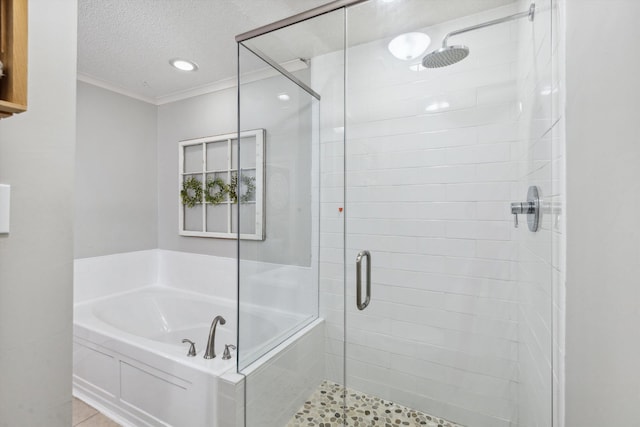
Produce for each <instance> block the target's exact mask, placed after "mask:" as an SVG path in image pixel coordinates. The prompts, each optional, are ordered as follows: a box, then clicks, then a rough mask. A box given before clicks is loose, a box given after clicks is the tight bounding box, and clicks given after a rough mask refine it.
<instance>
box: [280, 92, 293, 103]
mask: <svg viewBox="0 0 640 427" xmlns="http://www.w3.org/2000/svg"><path fill="white" fill-rule="evenodd" d="M278 99H279V100H280V101H288V100H290V99H291V97H290V96H289V94H288V93H285V92H283V93H279V94H278Z"/></svg>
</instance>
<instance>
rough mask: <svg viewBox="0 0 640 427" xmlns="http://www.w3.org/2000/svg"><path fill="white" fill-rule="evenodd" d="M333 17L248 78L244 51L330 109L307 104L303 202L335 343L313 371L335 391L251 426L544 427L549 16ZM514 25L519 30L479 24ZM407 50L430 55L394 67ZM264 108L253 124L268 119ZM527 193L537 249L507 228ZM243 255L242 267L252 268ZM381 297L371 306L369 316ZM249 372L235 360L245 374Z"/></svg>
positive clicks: (355, 12)
mask: <svg viewBox="0 0 640 427" xmlns="http://www.w3.org/2000/svg"><path fill="white" fill-rule="evenodd" d="M341 4H343V5H344V4H346V5H347V7H345V8H343V9H338V10H336V11H333V12H331V13H324V14H321V15H318V16H316V17H313V18H310V19H308V20H305V21H303V22H300V23H296V24H293V25H290V26H286V27H283V28H279V29H276V30H273V31H271V32H267V33H265V34H264V35H260V36H257V37H254V38H251V39H249V40H245V41H243V42H242V45H241V47H240V50H241V62H240V67H241V73H242V71H243V67H244V65H243V61H244V60H242V55H243V52H242V50H243V48H244V46H246V47H247V48H249V49H251V50H252V51H254V52H259V54H260V55H263V56H265V57H267V58H269V62H272V63H275V64H280V66H283V64H287V61H289V63H288V65H287V66H291V65H290V64H291V62H290V61H291V60H292V59H295V58H304V59H305V61H304V62H305V64H306V65H307V66H308V67H309V68H308V71H309V72H308V73H305V72H302V73H298V74H295V73H294V74H295V75H296V76H297V80H298V83H302V84H303V85H306V86H308V87H309V88H310V89H311V91H312V92H313V93H317V94H318V95H319V96H320V97H321V100H320V101H319V102H317V101H316V98H314V97H313V95H309V96H310V98H309V99H310V102H311V104H312V105H311V110H312V111H313V113H312V115H311V121H312V122H313V124H314V126H313V132H312V134H313V135H314V136H313V138H312V147H313V148H312V154H311V156H312V161H311V163H312V164H313V165H317V169H313V170H314V174H315V173H318V176H317V183H318V184H317V186H315V185H312V189H311V194H312V196H311V197H312V199H314V198H316V199H315V200H318V203H319V207H318V210H319V216H318V218H317V223H316V222H315V221H314V220H312V227H311V230H312V232H311V238H312V239H313V238H315V237H316V233H317V237H318V245H319V247H318V252H317V253H318V258H317V259H314V258H313V257H312V262H311V265H312V267H313V266H315V265H316V264H314V263H316V262H317V270H316V271H317V274H318V276H319V282H318V283H319V315H320V317H321V318H322V319H324V328H325V332H324V336H325V338H324V342H323V351H321V352H320V353H321V354H315V355H313V357H312V358H308V359H306V360H305V363H317V362H321V363H322V364H323V365H324V368H323V369H324V370H323V372H324V375H323V380H324V381H320V382H319V384H317V385H316V386H317V389H316V392H313V390H310V392H309V394H310V397H309V398H308V399H307V400H306V402H307V403H306V404H305V406H304V407H301V408H300V413H298V414H297V415H299V417H298V418H296V414H295V410H294V411H293V412H291V408H285V407H282V408H278V410H279V411H280V412H281V413H287V414H288V416H289V417H290V418H288V419H289V420H290V423H289V424H287V423H288V422H289V421H287V422H281V423H280V424H270V423H265V422H264V420H263V419H260V417H259V416H258V413H259V412H258V411H255V410H254V409H253V408H255V405H254V406H252V407H251V409H247V411H246V414H247V418H246V425H248V426H258V425H260V426H266V425H269V426H271V425H274V426H277V425H291V426H298V425H305V426H306V425H312V424H313V423H316V424H314V425H319V423H320V422H322V421H329V422H331V423H332V424H331V425H335V423H346V424H347V425H352V424H351V421H354V422H355V421H357V422H358V423H359V424H360V425H378V424H377V423H381V425H385V423H390V424H392V425H396V424H398V423H399V424H400V425H404V423H406V422H408V423H409V425H420V423H421V422H424V423H427V424H428V423H429V422H432V421H434V420H441V421H439V423H440V424H443V425H447V422H450V423H451V424H450V425H452V426H454V425H457V424H459V425H465V426H471V427H507V426H509V427H512V426H521V427H525V426H544V427H550V426H552V425H553V422H552V401H553V390H552V389H553V384H554V374H553V354H554V344H553V336H554V323H553V317H552V313H553V310H552V307H553V277H555V275H556V273H557V269H556V266H557V262H556V261H557V260H555V259H554V257H553V256H552V240H553V235H554V233H557V231H558V227H557V224H556V223H554V221H553V215H552V213H553V200H554V198H556V197H557V193H558V186H557V183H556V182H555V181H554V177H553V176H552V165H553V163H554V161H556V159H555V157H554V139H553V135H554V132H553V131H552V130H553V128H554V125H555V122H554V120H553V116H552V101H553V97H554V93H556V92H557V90H555V89H554V88H555V83H554V75H553V71H552V70H553V68H552V67H553V64H554V61H553V55H554V50H553V49H552V32H551V29H552V25H551V24H552V13H553V9H552V5H553V3H552V1H551V0H544V1H537V2H536V5H535V10H536V12H535V19H534V20H533V21H531V20H529V19H527V18H528V14H527V13H523V12H526V11H529V10H530V9H531V3H530V2H528V1H522V0H515V1H514V0H486V1H482V2H479V1H465V0H460V1H455V2H452V1H451V0H403V1H396V2H388V1H378V0H369V1H360V2H358V1H354V2H343V3H341ZM520 13H523V14H522V15H518V14H520ZM512 15H517V16H521V17H519V18H516V19H514V20H507V21H505V22H500V23H499V24H496V25H492V26H488V27H485V26H484V25H483V24H484V23H487V22H492V21H496V20H499V21H502V18H505V17H508V16H512ZM476 26H478V27H482V28H477V29H474V30H472V31H464V32H463V33H460V34H456V35H453V36H451V37H450V38H449V39H448V40H447V44H448V46H457V45H464V46H465V47H466V48H468V53H469V54H468V56H467V57H466V58H464V59H463V60H462V61H460V62H457V63H452V64H450V65H448V66H445V67H442V68H437V69H431V68H425V67H424V66H423V64H422V60H423V58H424V57H425V55H427V54H428V53H429V52H431V51H433V50H436V49H439V48H440V47H441V46H442V41H443V39H444V38H445V36H446V35H447V34H448V33H451V32H455V31H457V30H462V29H468V28H469V27H476ZM410 32H420V33H423V34H426V36H427V37H424V36H420V37H418V38H421V39H423V40H424V39H430V41H431V44H430V45H429V46H423V47H421V48H419V49H417V52H414V53H411V52H410V49H408V48H411V47H415V46H414V45H410V46H404V48H406V49H404V53H403V54H402V55H400V58H398V57H397V56H394V55H393V54H392V53H391V52H390V49H389V43H390V42H391V41H392V40H393V39H395V38H396V37H397V36H400V35H402V34H406V33H410ZM409 38H410V37H409ZM305 46H306V47H305ZM244 54H245V55H251V54H249V53H247V52H244ZM253 60H255V56H254V57H252V58H247V59H246V61H247V63H249V62H251V61H253ZM276 68H278V66H276ZM278 79H280V77H278ZM289 81H291V80H289ZM291 84H294V83H291ZM245 86H246V85H242V86H241V87H240V100H241V101H240V102H241V111H240V116H241V117H240V123H241V126H242V127H243V129H251V128H252V127H251V126H249V127H246V126H244V124H243V115H244V114H246V113H244V108H249V109H251V108H254V106H247V107H245V106H244V104H247V103H255V102H256V96H261V95H260V94H258V93H256V94H253V95H250V93H249V92H248V91H245ZM260 102H262V101H260ZM255 108H256V109H255V111H254V115H255V116H259V115H260V114H262V113H263V112H264V111H263V110H261V109H258V108H257V106H256V107H255ZM266 108H271V107H269V106H266ZM316 108H317V110H316ZM306 112H307V110H306V108H304V107H303V108H300V109H299V111H298V110H296V114H298V115H299V116H301V117H303V118H304V117H305V114H306ZM291 117H292V118H293V115H292V116H291ZM294 120H301V119H299V118H295V119H294ZM256 126H259V127H266V125H261V124H256ZM316 142H317V145H318V146H317V147H316V146H315V145H313V143H316ZM269 144H270V142H269V137H267V150H269ZM314 156H318V157H317V159H316V158H315V157H314ZM267 171H268V166H267ZM267 173H268V172H267ZM314 174H312V178H313V179H315V178H316V175H314ZM266 185H267V200H268V198H269V192H270V191H272V188H271V187H270V186H269V182H268V179H267V184H266ZM530 186H536V187H537V188H538V190H539V192H540V194H541V211H542V215H541V218H540V228H539V230H538V231H537V232H535V233H534V232H531V231H529V229H528V227H527V226H526V219H525V218H521V219H520V224H521V226H520V227H519V228H515V227H514V220H513V216H512V214H511V203H512V202H524V201H526V197H527V190H528V189H529V187H530ZM241 209H242V206H241ZM314 209H315V208H314ZM312 218H313V217H312ZM269 221H270V218H267V221H266V223H267V240H268V239H269V234H268V233H269ZM316 226H317V227H318V228H315V227H316ZM251 244H253V242H251ZM245 245H246V242H241V244H240V247H241V257H243V258H249V260H251V261H252V260H253V258H252V257H251V256H247V254H248V253H249V252H246V250H245V249H243V246H245ZM259 246H260V244H259V243H258V247H259ZM250 247H251V248H252V250H255V248H254V247H253V246H250ZM312 247H314V245H312ZM243 251H244V252H243ZM356 260H359V264H360V267H359V268H360V274H359V275H358V274H357V272H358V270H357V268H358V267H357V261H356ZM243 263H244V264H245V265H249V267H250V266H251V264H250V263H247V262H246V261H245V260H244V259H242V260H241V261H240V303H241V307H240V310H241V314H240V316H241V317H240V343H241V346H242V343H243V337H242V334H243V333H247V334H248V333H249V331H247V330H246V329H245V328H250V325H251V322H250V318H249V317H250V316H248V314H250V312H251V310H247V309H246V308H245V309H243V306H242V305H243V304H247V301H249V300H251V290H250V289H251V288H249V290H245V289H243V286H246V282H248V283H250V281H247V277H245V276H246V275H247V274H249V275H251V274H253V275H255V276H256V277H260V275H259V274H257V273H258V271H257V270H251V267H250V268H249V270H247V271H248V273H246V272H243V268H244V267H243ZM289 264H291V262H289ZM358 276H359V278H360V280H359V281H360V286H361V295H360V299H359V300H358V301H356V300H357V293H358V279H357V278H358ZM243 277H244V279H243ZM243 280H244V281H245V284H244V285H243ZM260 280H262V279H260ZM369 280H370V283H371V285H370V289H371V293H370V301H369V303H368V304H362V302H364V301H365V298H366V295H367V282H368V281H369ZM278 295H280V297H281V298H285V296H286V295H287V294H286V293H279V294H278ZM358 302H360V303H361V304H358ZM358 305H360V307H358ZM365 305H366V307H364V306H365ZM247 307H252V306H251V305H247ZM243 310H244V314H243ZM243 316H245V317H247V319H246V320H245V327H243ZM294 329H295V328H294ZM292 330H293V329H292ZM243 331H244V332H243ZM245 339H246V338H245ZM242 358H243V355H242V351H241V354H240V360H241V364H240V366H243V364H242V360H243V359H242ZM251 359H252V358H249V359H248V360H251ZM306 379H307V380H308V378H306ZM301 381H305V379H301ZM306 386H308V384H307V385H306ZM250 388H251V384H250V383H249V385H248V389H250ZM301 389H302V388H300V390H301ZM312 392H313V394H312ZM327 396H329V397H330V399H325V397H327ZM254 397H255V398H256V399H257V400H261V398H260V397H257V396H255V395H254ZM323 399H324V400H323ZM309 402H310V403H309ZM254 403H255V402H254ZM254 403H252V404H254ZM247 408H249V404H247ZM325 417H329V418H328V419H327V418H325ZM309 418H311V420H309ZM423 425H424V424H423Z"/></svg>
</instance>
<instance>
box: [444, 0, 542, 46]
mask: <svg viewBox="0 0 640 427" xmlns="http://www.w3.org/2000/svg"><path fill="white" fill-rule="evenodd" d="M535 15H536V4H535V3H531V6H529V10H528V11H526V12H521V13H516V14H515V15H510V16H505V17H504V18H498V19H494V20H492V21H487V22H483V23H481V24H477V25H472V26H471V27H466V28H462V29H461V30H455V31H451V32H450V33H447V35H445V36H444V39H442V47H443V48H444V47H447V41H448V40H449V37H453V36H457V35H458V34H463V33H468V32H469V31H475V30H479V29H481V28H486V27H491V26H494V25H498V24H502V23H504V22H510V21H515V20H516V19H521V18H529V21H531V22H533V19H534V18H535Z"/></svg>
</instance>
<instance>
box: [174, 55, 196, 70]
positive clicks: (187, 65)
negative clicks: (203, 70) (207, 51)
mask: <svg viewBox="0 0 640 427" xmlns="http://www.w3.org/2000/svg"><path fill="white" fill-rule="evenodd" d="M169 64H171V65H172V66H174V67H175V68H177V69H178V70H181V71H196V70H197V69H198V64H196V63H195V62H193V61H187V60H186V59H180V58H175V59H172V60H170V61H169Z"/></svg>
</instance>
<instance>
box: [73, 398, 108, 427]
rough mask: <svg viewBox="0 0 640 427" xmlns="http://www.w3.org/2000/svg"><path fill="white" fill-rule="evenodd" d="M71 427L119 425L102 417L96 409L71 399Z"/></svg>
mask: <svg viewBox="0 0 640 427" xmlns="http://www.w3.org/2000/svg"><path fill="white" fill-rule="evenodd" d="M72 420H73V421H72V423H71V425H72V427H120V424H118V423H116V422H115V421H112V420H110V419H109V418H107V417H105V416H104V415H102V414H101V413H100V412H98V411H97V410H96V409H94V408H92V407H91V406H89V405H87V404H86V403H84V402H83V401H82V400H80V399H78V398H76V397H74V398H73V416H72Z"/></svg>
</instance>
